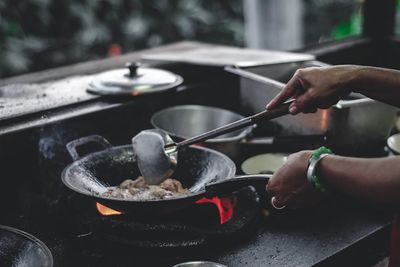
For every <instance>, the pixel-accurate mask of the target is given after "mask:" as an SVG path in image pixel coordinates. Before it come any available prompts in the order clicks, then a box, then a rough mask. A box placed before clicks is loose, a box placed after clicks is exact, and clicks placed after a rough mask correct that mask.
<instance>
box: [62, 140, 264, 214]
mask: <svg viewBox="0 0 400 267" xmlns="http://www.w3.org/2000/svg"><path fill="white" fill-rule="evenodd" d="M88 144H95V145H97V146H99V147H100V149H101V151H97V152H94V153H89V154H87V155H85V156H83V157H81V156H80V155H79V152H78V151H77V149H78V147H82V148H83V147H87V146H88ZM67 149H68V151H69V153H70V154H71V156H72V158H73V159H74V162H73V163H72V164H70V165H69V166H67V167H66V168H65V169H64V171H63V173H62V181H63V183H64V184H65V185H66V186H67V187H68V188H70V189H72V190H73V191H75V192H77V193H79V194H82V195H85V196H87V197H89V198H92V199H93V200H95V201H97V202H99V203H101V204H103V205H105V206H108V207H110V208H112V209H115V210H118V211H122V212H128V213H131V214H135V215H136V214H137V215H164V214H168V213H172V212H174V211H178V210H181V209H184V208H187V207H189V206H191V205H193V204H194V203H195V202H196V201H197V200H198V199H200V198H203V197H205V196H210V195H211V194H213V195H214V194H224V193H229V192H232V191H235V190H238V189H240V188H242V187H244V186H248V185H256V187H257V188H256V189H259V191H260V194H265V185H266V183H267V182H268V176H244V177H239V178H233V179H232V180H228V178H231V177H233V176H234V174H235V172H236V167H235V164H234V163H233V162H232V160H230V159H229V158H228V157H227V156H225V155H223V154H222V153H220V152H217V151H214V150H211V149H208V148H203V147H187V148H183V149H182V150H180V151H179V154H178V166H177V168H176V170H175V173H174V175H173V177H174V178H175V179H178V180H179V181H180V182H181V183H182V185H183V186H184V187H185V188H188V189H189V190H190V191H191V194H190V195H187V196H183V197H177V198H170V199H160V200H142V201H138V200H126V199H120V198H113V197H103V196H101V193H102V192H105V191H106V190H107V187H108V186H116V185H119V184H120V183H121V182H122V181H124V180H125V179H128V178H130V179H132V178H133V179H135V178H136V177H137V176H139V175H140V172H139V169H138V167H137V165H136V162H135V155H134V153H133V150H132V147H131V145H124V146H117V147H113V146H111V145H110V143H109V142H108V141H107V140H105V139H104V138H103V137H101V136H98V135H92V136H87V137H83V138H80V139H77V140H74V141H72V142H69V143H68V144H67ZM233 180H234V181H235V182H233V183H232V181H233ZM210 183H214V185H213V186H212V187H210V190H208V193H209V194H206V190H205V189H206V185H207V184H210ZM225 183H226V186H224V184H225Z"/></svg>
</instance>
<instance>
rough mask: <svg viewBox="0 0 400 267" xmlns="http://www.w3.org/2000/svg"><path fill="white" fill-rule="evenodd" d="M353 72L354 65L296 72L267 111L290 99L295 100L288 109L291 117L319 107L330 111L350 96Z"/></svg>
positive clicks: (313, 110)
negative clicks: (330, 108) (341, 100)
mask: <svg viewBox="0 0 400 267" xmlns="http://www.w3.org/2000/svg"><path fill="white" fill-rule="evenodd" d="M355 69H356V67H355V66H350V65H346V66H345V65H342V66H332V67H310V68H304V69H299V70H297V71H296V73H295V74H294V75H293V77H292V78H291V79H290V81H289V82H288V83H287V85H286V86H285V87H284V88H283V89H282V91H281V92H280V93H279V94H278V95H276V96H275V97H274V99H272V100H271V101H270V102H269V103H268V105H267V109H273V108H274V107H276V106H277V105H279V104H281V103H283V102H285V101H286V100H288V99H290V98H294V99H295V100H294V102H293V103H292V104H291V105H290V107H289V111H290V113H291V114H297V113H299V112H303V113H312V112H316V111H317V109H318V108H322V109H324V108H329V107H330V106H332V105H334V104H336V103H337V102H338V101H339V100H340V99H341V98H342V97H344V96H347V95H348V94H349V93H350V88H349V87H350V85H351V82H352V80H353V79H354V74H355V73H354V70H355Z"/></svg>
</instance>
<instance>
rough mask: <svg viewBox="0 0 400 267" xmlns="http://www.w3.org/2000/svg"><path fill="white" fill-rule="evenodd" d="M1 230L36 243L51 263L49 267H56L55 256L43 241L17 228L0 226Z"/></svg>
mask: <svg viewBox="0 0 400 267" xmlns="http://www.w3.org/2000/svg"><path fill="white" fill-rule="evenodd" d="M0 229H2V230H5V231H8V232H11V233H13V234H16V235H18V236H19V237H23V238H26V239H28V240H30V241H32V242H33V243H35V244H36V245H38V246H39V247H40V248H41V249H42V250H43V253H44V255H45V257H46V258H47V259H48V261H49V265H48V266H49V267H52V266H54V259H53V254H52V253H51V251H50V249H49V248H48V247H47V246H46V244H45V243H43V241H41V240H40V239H39V238H37V237H35V236H33V235H31V234H29V233H27V232H25V231H22V230H20V229H17V228H14V227H11V226H7V225H0Z"/></svg>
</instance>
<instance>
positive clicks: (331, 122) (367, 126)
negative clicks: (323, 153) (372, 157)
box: [226, 61, 398, 148]
mask: <svg viewBox="0 0 400 267" xmlns="http://www.w3.org/2000/svg"><path fill="white" fill-rule="evenodd" d="M320 66H327V64H325V63H322V62H318V61H306V62H300V63H299V62H297V63H285V64H276V65H265V66H258V67H252V68H245V69H240V68H235V67H227V68H226V70H227V71H229V72H232V73H234V74H236V75H239V76H240V88H241V89H240V90H241V97H242V99H241V103H242V108H243V109H244V110H245V111H246V112H248V113H255V112H259V111H261V110H263V109H265V104H266V103H267V102H268V101H269V100H271V99H272V98H273V97H274V96H275V95H276V94H277V93H278V92H280V88H281V87H282V86H284V84H285V83H286V82H287V81H288V80H289V79H290V78H291V77H292V76H293V74H294V73H295V71H296V70H297V69H299V68H304V67H320ZM397 110H398V109H397V108H395V107H392V106H389V105H386V104H383V103H380V102H378V101H375V100H372V99H369V98H366V97H364V96H362V95H359V94H351V95H350V96H349V97H348V98H347V99H343V100H340V101H339V102H338V103H337V104H336V105H334V106H332V107H331V108H329V109H324V110H318V111H317V112H316V113H313V114H298V115H296V116H285V117H282V118H279V119H276V120H275V122H276V123H277V124H279V125H280V126H282V128H283V131H284V134H285V135H314V134H316V135H325V136H327V138H328V145H330V146H331V147H332V148H343V147H357V148H360V147H361V148H362V147H363V146H365V145H371V144H375V143H384V142H385V140H386V138H387V137H388V135H389V133H390V131H391V129H392V127H393V126H394V123H395V119H396V112H397Z"/></svg>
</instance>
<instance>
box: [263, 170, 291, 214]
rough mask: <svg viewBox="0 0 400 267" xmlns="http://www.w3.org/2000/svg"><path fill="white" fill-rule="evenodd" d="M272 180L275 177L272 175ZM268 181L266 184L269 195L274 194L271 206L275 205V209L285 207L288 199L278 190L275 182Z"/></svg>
mask: <svg viewBox="0 0 400 267" xmlns="http://www.w3.org/2000/svg"><path fill="white" fill-rule="evenodd" d="M271 180H273V178H272V177H271ZM271 180H270V182H268V184H267V186H266V191H267V192H268V193H269V195H271V196H272V198H271V206H272V207H274V208H275V209H278V210H279V209H284V208H285V207H286V205H287V204H288V200H287V199H285V198H283V197H282V196H281V194H280V193H279V192H277V191H276V186H275V185H274V184H273V183H274V182H272V183H271Z"/></svg>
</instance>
